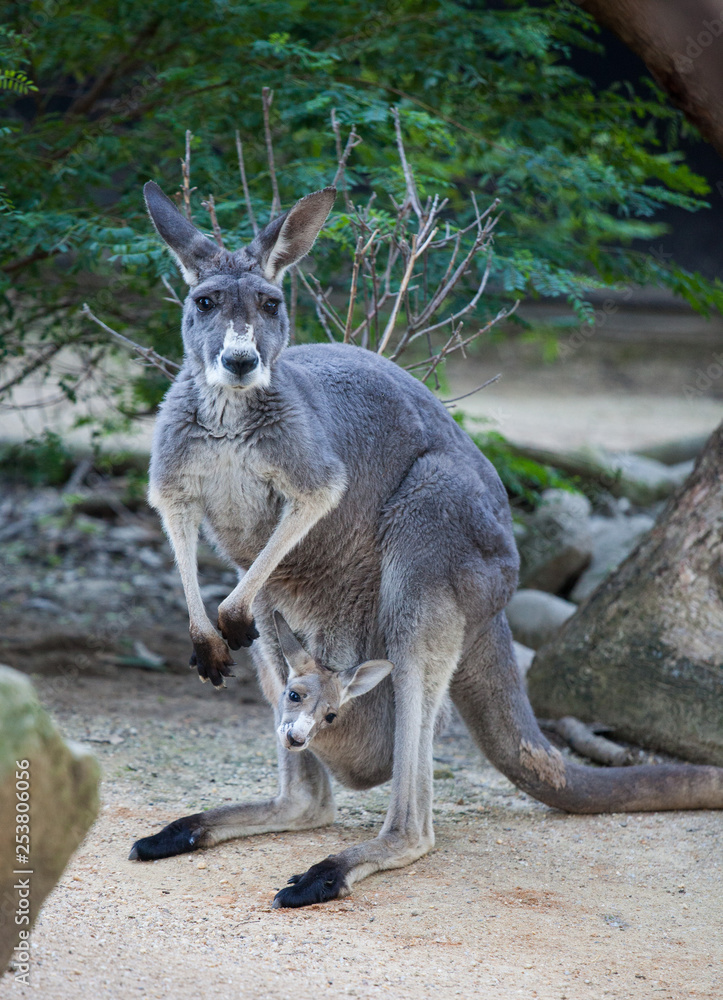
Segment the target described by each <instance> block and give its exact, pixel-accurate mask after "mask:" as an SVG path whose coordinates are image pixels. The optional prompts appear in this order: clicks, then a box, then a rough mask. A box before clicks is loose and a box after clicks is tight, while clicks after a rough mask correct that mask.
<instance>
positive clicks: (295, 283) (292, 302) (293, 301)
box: [289, 267, 299, 344]
mask: <svg viewBox="0 0 723 1000" xmlns="http://www.w3.org/2000/svg"><path fill="white" fill-rule="evenodd" d="M298 299H299V276H298V274H297V273H296V268H295V267H292V268H291V295H290V297H289V340H290V341H291V343H292V344H293V343H294V341H295V340H296V306H297V302H298Z"/></svg>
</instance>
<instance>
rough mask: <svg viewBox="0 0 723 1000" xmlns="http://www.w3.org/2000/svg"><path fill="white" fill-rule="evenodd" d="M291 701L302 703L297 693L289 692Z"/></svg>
mask: <svg viewBox="0 0 723 1000" xmlns="http://www.w3.org/2000/svg"><path fill="white" fill-rule="evenodd" d="M289 701H301V695H300V694H297V693H296V691H289Z"/></svg>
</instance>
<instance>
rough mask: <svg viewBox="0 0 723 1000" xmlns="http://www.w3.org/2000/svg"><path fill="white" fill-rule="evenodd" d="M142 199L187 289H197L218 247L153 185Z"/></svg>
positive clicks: (147, 187)
mask: <svg viewBox="0 0 723 1000" xmlns="http://www.w3.org/2000/svg"><path fill="white" fill-rule="evenodd" d="M143 195H144V197H145V199H146V207H147V209H148V214H149V215H150V217H151V221H152V222H153V225H154V226H155V227H156V232H157V233H158V235H159V236H160V237H161V239H162V240H164V241H165V243H166V244H167V245H168V247H169V249H170V251H171V253H172V254H173V256H174V257H175V258H176V261H177V262H178V266H179V267H180V269H181V274H182V275H183V278H184V281H185V282H186V284H187V285H190V286H191V287H193V286H194V285H197V284H198V282H199V281H200V279H201V274H202V272H203V270H204V266H205V265H206V264H208V262H209V260H210V259H211V257H217V256H218V247H217V246H216V244H215V243H213V242H212V241H211V240H209V239H208V237H206V236H204V235H203V233H200V232H199V231H198V229H196V227H195V226H193V225H191V223H190V222H189V221H188V219H186V218H184V216H182V215H181V213H180V212H179V211H178V209H177V208H176V206H175V205H174V204H173V202H172V201H171V199H170V198H167V197H166V196H165V194H164V193H163V191H161V189H160V188H159V187H158V185H157V184H155V183H154V182H153V181H148V183H147V184H146V185H144V187H143Z"/></svg>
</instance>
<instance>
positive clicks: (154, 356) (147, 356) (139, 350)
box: [80, 302, 181, 382]
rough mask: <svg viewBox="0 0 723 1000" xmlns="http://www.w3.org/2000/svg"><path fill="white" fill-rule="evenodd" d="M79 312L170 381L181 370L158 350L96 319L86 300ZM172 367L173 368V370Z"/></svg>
mask: <svg viewBox="0 0 723 1000" xmlns="http://www.w3.org/2000/svg"><path fill="white" fill-rule="evenodd" d="M80 312H81V315H82V316H87V317H88V319H90V320H92V321H93V322H94V323H96V324H97V325H98V326H99V327H100V328H101V329H102V330H105V332H106V333H109V334H110V335H111V337H115V338H116V340H119V341H120V342H121V343H122V344H124V345H125V346H126V347H128V348H130V350H132V351H135V352H136V354H139V355H140V356H141V357H142V358H143V360H144V361H146V362H147V364H149V365H152V366H153V367H154V368H157V369H158V371H159V372H163V374H164V375H165V376H166V378H167V379H170V381H171V382H172V381H173V380H174V378H175V377H176V375H175V372H178V371H180V370H181V366H180V365H177V364H176V362H175V361H171V360H170V359H169V358H164V357H163V355H162V354H158V352H157V351H154V350H153V348H152V347H143V345H142V344H137V343H136V342H135V341H134V340H131V339H130V338H129V337H126V336H124V335H123V334H122V333H118V331H117V330H114V329H113V328H112V327H110V326H108V324H107V323H104V322H103V320H102V319H98V317H97V316H96V315H95V314H94V313H92V312H91V310H90V307H89V306H88V303H87V302H84V303H83V308H82V309H81V310H80ZM173 369H175V372H174V371H173Z"/></svg>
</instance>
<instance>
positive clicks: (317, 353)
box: [130, 183, 723, 907]
mask: <svg viewBox="0 0 723 1000" xmlns="http://www.w3.org/2000/svg"><path fill="white" fill-rule="evenodd" d="M334 195H335V192H334V190H333V189H332V188H326V189H325V190H323V191H317V192H315V193H314V194H310V195H308V196H307V197H306V198H303V199H302V200H301V201H299V202H298V203H297V204H296V205H294V207H293V208H291V209H290V210H289V211H288V212H286V213H285V214H284V215H282V216H280V217H278V218H277V219H275V220H274V221H273V222H271V223H270V224H269V225H268V226H266V228H265V229H264V230H263V231H262V232H260V233H259V235H258V236H257V237H256V238H255V239H254V240H253V242H252V243H251V244H250V245H248V246H247V247H244V248H242V249H240V250H238V251H236V252H235V253H230V252H228V251H226V250H224V249H220V248H219V247H218V246H216V244H215V243H213V242H211V240H209V239H208V238H207V237H205V236H204V235H203V234H202V233H200V232H199V231H198V230H197V229H196V228H195V227H194V226H193V225H192V224H191V223H189V222H188V221H186V219H185V218H184V217H183V216H181V215H180V213H179V212H177V211H176V209H175V207H174V205H173V203H172V202H171V201H170V200H169V199H168V198H166V196H165V195H164V194H163V192H162V191H161V190H160V188H159V187H158V186H157V185H155V184H153V183H149V184H147V185H146V187H145V196H146V203H147V205H148V210H149V212H150V215H151V218H152V220H153V223H154V224H155V227H156V229H157V231H158V233H159V234H160V236H161V237H162V238H163V239H164V240H165V242H166V243H167V245H168V247H169V248H170V249H171V251H172V252H173V254H174V255H175V257H176V259H177V261H178V264H179V266H180V268H181V271H182V273H183V276H184V278H185V280H186V282H187V283H188V285H189V286H190V291H189V294H188V297H187V298H186V301H185V304H184V307H183V343H184V349H185V357H184V362H183V367H182V369H181V372H180V374H179V375H178V377H177V379H176V381H175V382H174V384H173V385H172V387H171V389H170V390H169V392H168V394H167V396H166V399H165V401H164V403H163V406H162V408H161V413H160V416H159V418H158V423H157V426H156V433H155V440H154V444H153V455H152V460H151V472H150V490H149V497H150V501H151V503H152V504H153V506H155V507H156V509H157V510H158V511H159V512H160V514H161V517H162V519H163V523H164V526H165V529H166V531H167V533H168V537H169V538H170V541H171V544H172V545H173V548H174V551H175V555H176V560H177V563H178V568H179V571H180V574H181V577H182V581H183V586H184V590H185V595H186V599H187V603H188V610H189V617H190V633H191V639H192V642H193V649H194V653H193V656H192V659H191V663H192V665H195V666H196V667H197V668H198V673H199V675H200V676H201V678H202V679H203V680H210V681H211V682H212V684H213V685H215V686H217V687H218V686H222V685H223V681H224V677H227V676H229V674H230V668H231V666H232V660H231V655H230V653H229V648H230V649H232V650H235V649H238V648H239V647H241V646H249V645H251V643H253V647H252V651H251V652H252V656H253V659H254V663H255V665H256V668H257V670H258V675H259V679H260V683H261V687H262V689H263V692H264V695H265V697H266V698H267V699H268V701H269V702H270V703H271V704H272V705H273V706H274V707H275V708H276V713H277V727H278V730H277V733H278V759H279V789H278V793H277V795H276V796H275V797H274V798H272V799H270V800H268V801H262V802H245V803H241V804H239V805H233V806H228V807H224V808H221V809H212V810H209V811H208V812H204V813H199V814H196V815H193V816H186V817H183V818H181V819H178V820H176V821H175V822H173V823H171V824H169V825H168V826H167V827H165V828H164V829H163V830H161V831H160V832H159V833H156V834H154V835H152V836H149V837H144V838H143V839H141V840H138V841H137V842H136V843H135V845H134V846H133V849H132V851H131V855H130V856H131V858H134V859H139V860H152V859H155V858H163V857H169V856H171V855H174V854H180V853H183V852H186V851H192V850H196V849H197V848H202V847H211V846H212V845H214V844H218V843H219V842H221V841H223V840H228V839H229V838H232V837H241V836H249V835H251V834H257V833H265V832H269V831H280V830H302V829H309V828H311V827H317V826H322V825H325V824H329V823H331V822H332V821H333V819H334V803H333V798H332V790H331V785H330V775H333V776H334V777H336V778H337V779H338V780H339V781H342V782H344V783H345V784H346V785H348V786H350V787H352V788H369V787H371V786H373V785H377V784H380V783H382V782H385V781H389V780H391V789H390V802H389V809H388V812H387V815H386V819H385V820H384V823H383V825H382V828H381V830H380V831H379V834H378V835H377V836H376V837H374V838H373V839H371V840H369V841H366V842H364V843H360V844H357V845H355V846H353V847H349V848H347V849H345V850H343V851H341V852H340V853H339V854H335V855H332V856H330V857H328V858H326V860H324V861H321V862H320V863H318V864H314V865H313V866H312V867H311V868H310V869H309V870H308V871H307V872H306V873H305V874H303V875H298V876H294V877H293V878H292V879H290V882H289V884H288V885H287V886H286V887H285V888H283V889H282V890H281V891H280V892H279V893H278V894H277V895H276V897H275V899H274V906H279V907H287V906H289V907H291V906H304V905H307V904H310V903H316V902H323V901H325V900H330V899H335V898H338V897H341V896H345V895H347V894H348V893H349V892H350V890H351V887H352V885H353V884H354V883H355V882H358V881H359V880H360V879H363V878H365V877H366V876H367V875H370V874H371V873H372V872H376V871H379V870H382V869H388V868H399V867H402V866H404V865H407V864H409V863H410V862H413V861H414V860H416V859H417V858H419V857H421V856H422V855H424V854H426V853H427V852H428V851H429V850H430V849H431V847H432V846H433V844H434V832H433V829H432V766H433V765H432V739H433V735H434V729H435V721H436V720H437V718H438V715H439V714H440V711H441V710H442V709H443V707H444V704H445V702H446V701H447V694H448V693H449V695H451V698H452V701H453V702H454V704H455V705H456V706H457V709H458V710H459V712H460V714H461V716H462V718H463V719H464V721H465V723H466V724H467V726H468V727H469V729H470V732H471V734H472V736H473V737H474V739H475V740H476V742H477V743H478V744H479V746H480V748H481V749H482V751H483V752H484V753H485V754H486V755H487V757H488V758H489V760H490V761H491V762H492V763H493V764H494V765H495V766H496V767H497V768H499V769H500V771H502V772H503V773H504V774H505V775H507V777H508V778H510V780H511V781H513V782H514V783H515V784H516V785H517V786H518V787H519V788H521V789H523V790H524V791H525V792H527V793H528V794H530V795H532V796H534V797H535V798H536V799H539V800H540V801H542V802H545V803H547V804H548V805H549V806H552V807H554V808H557V809H563V810H567V811H569V812H576V813H595V812H615V811H638V810H655V809H703V808H722V807H723V769H720V768H715V767H705V766H686V765H671V766H667V765H666V766H653V767H650V766H645V767H634V768H607V769H599V768H587V767H583V766H579V765H577V764H574V763H571V762H570V761H567V760H565V759H564V758H563V757H562V755H561V754H560V753H559V752H558V750H556V749H555V748H554V747H552V746H551V745H550V744H549V743H548V741H547V740H546V739H545V737H544V736H543V734H542V733H541V732H540V729H539V727H538V725H537V722H536V720H535V717H534V714H533V712H532V709H531V707H530V704H529V701H528V699H527V695H526V692H525V689H524V686H523V683H522V681H521V679H520V675H519V673H518V670H517V667H516V664H515V660H514V655H513V648H512V641H511V636H510V630H509V627H508V624H507V620H506V618H505V614H504V607H505V605H506V604H507V602H508V601H509V600H510V598H511V596H512V594H513V593H514V591H515V585H516V581H517V568H518V557H517V552H516V549H515V543H514V540H513V535H512V525H511V517H510V510H509V506H508V501H507V496H506V494H505V491H504V488H503V486H502V484H501V482H500V480H499V478H498V477H497V474H496V472H495V470H494V468H493V467H492V465H491V464H490V463H489V462H488V461H487V459H486V458H485V457H484V456H483V455H482V454H481V453H480V452H479V450H478V449H477V447H476V446H475V445H474V444H473V443H472V441H471V440H470V439H469V438H468V437H467V436H466V435H465V433H464V432H463V431H462V430H461V429H460V428H459V427H458V426H457V424H456V423H455V422H454V421H453V420H452V418H451V417H450V415H449V414H448V413H447V411H446V410H445V408H444V406H443V405H442V404H441V403H440V402H439V401H438V400H437V399H435V397H434V396H433V395H432V393H431V392H430V391H429V390H428V389H426V388H425V386H424V385H422V384H420V383H419V382H418V381H416V380H415V379H414V378H412V376H411V375H408V374H407V373H405V372H404V371H403V370H401V369H400V368H399V367H398V366H397V365H395V364H393V363H392V362H390V361H388V360H386V359H384V358H383V357H380V356H378V355H376V354H374V353H372V352H370V351H368V350H363V349H361V348H357V347H354V346H351V345H343V344H324V345H308V346H298V347H288V348H287V346H286V344H287V339H288V319H287V314H286V308H285V305H284V299H283V295H282V292H281V284H282V279H283V275H284V272H285V271H286V270H287V269H288V268H289V267H291V266H292V265H294V264H295V263H296V262H297V261H298V260H300V259H301V258H302V257H304V255H305V254H306V253H308V251H309V250H310V249H311V247H312V245H313V243H314V240H315V239H316V237H317V235H318V233H319V231H320V229H321V227H322V226H323V224H324V222H325V220H326V217H327V215H328V213H329V211H330V210H331V207H332V204H333V202H334ZM202 522H204V524H205V530H206V531H207V532H208V534H209V536H210V537H211V538H212V540H213V541H214V542H215V544H216V545H217V546H218V548H219V549H220V551H221V552H223V553H224V554H225V556H226V557H227V558H228V559H229V560H230V561H231V562H232V563H233V564H234V565H235V566H237V567H239V568H240V569H243V570H245V573H243V575H242V576H240V582H239V584H238V586H237V587H236V588H235V589H234V590H233V592H232V593H231V594H230V595H229V596H228V597H227V598H226V600H224V601H223V603H222V604H221V606H220V607H219V609H218V628H219V630H220V633H221V634H220V635H219V633H218V632H217V631H216V629H215V628H214V625H213V624H212V623H211V621H210V620H209V618H208V617H207V615H206V611H205V609H204V605H203V601H202V599H201V594H200V591H199V585H198V580H197V570H196V544H197V536H198V531H199V527H200V526H201V523H202ZM274 612H278V615H277V617H276V623H275V621H274ZM287 623H288V624H287ZM277 626H278V632H277ZM367 661H372V662H371V663H368V662H367ZM392 665H393V666H392ZM355 668H359V669H358V670H355ZM292 682H294V683H292ZM297 698H298V699H301V700H302V701H303V699H304V698H306V699H307V701H306V703H305V704H306V705H307V708H306V709H305V710H304V711H301V710H299V712H296V713H295V712H294V711H292V710H291V703H292V702H295V701H296V699H297ZM300 715H304V719H303V725H301V727H300V728H299V727H298V725H297V723H298V719H299V718H300ZM295 725H297V728H296V729H294V726H295Z"/></svg>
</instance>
